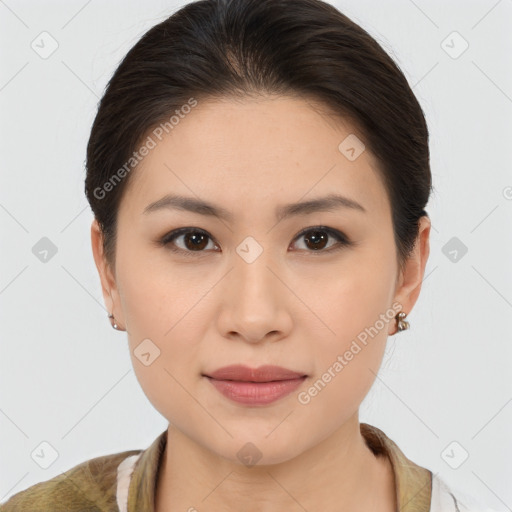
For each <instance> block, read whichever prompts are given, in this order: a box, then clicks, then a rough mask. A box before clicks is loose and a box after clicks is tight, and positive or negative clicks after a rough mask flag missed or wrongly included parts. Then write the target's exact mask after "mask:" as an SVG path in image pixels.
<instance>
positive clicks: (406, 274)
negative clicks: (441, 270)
mask: <svg viewBox="0 0 512 512" xmlns="http://www.w3.org/2000/svg"><path fill="white" fill-rule="evenodd" d="M430 227H431V222H430V219H429V218H428V217H427V216H426V215H425V216H423V217H421V218H420V221H419V232H418V237H417V239H416V243H415V246H414V249H413V252H412V253H411V256H410V257H409V258H408V260H407V262H406V264H405V268H404V270H403V272H402V273H401V275H400V278H399V283H398V285H397V288H396V290H395V299H394V302H395V301H396V302H399V303H400V304H401V305H402V311H403V312H404V313H407V314H409V313H410V312H411V310H412V308H413V307H414V304H416V301H417V299H418V296H419V294H420V291H421V285H422V283H423V276H424V274H425V267H426V265H427V260H428V256H429V254H430ZM390 326H391V328H392V329H394V330H393V332H390V333H389V334H390V335H391V334H394V333H396V332H397V329H396V324H395V322H391V323H390Z"/></svg>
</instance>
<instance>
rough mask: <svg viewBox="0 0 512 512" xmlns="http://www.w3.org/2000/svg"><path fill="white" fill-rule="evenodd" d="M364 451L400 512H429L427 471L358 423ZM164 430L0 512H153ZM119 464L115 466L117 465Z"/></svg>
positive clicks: (23, 494) (21, 496) (37, 488)
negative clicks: (380, 458) (390, 481)
mask: <svg viewBox="0 0 512 512" xmlns="http://www.w3.org/2000/svg"><path fill="white" fill-rule="evenodd" d="M360 428H361V434H362V435H363V437H364V439H365V441H366V443H367V444H368V446H369V447H370V449H371V450H372V451H373V452H374V453H375V455H378V454H384V455H386V456H388V457H389V459H390V461H391V465H392V467H393V472H394V475H395V487H396V499H397V503H398V509H399V511H400V512H430V511H431V497H432V473H431V471H430V470H428V469H426V468H423V467H421V466H419V465H417V464H415V463H414V462H412V461H410V460H409V459H408V458H407V457H406V456H405V455H404V454H403V453H402V451H401V450H400V449H399V448H398V446H397V445H396V444H395V443H394V442H393V441H392V440H391V439H389V438H388V437H387V436H386V435H385V434H384V432H382V430H380V429H378V428H377V427H374V426H372V425H369V424H367V423H360ZM166 443H167V430H165V431H164V432H162V433H161V434H160V435H159V436H158V437H157V438H156V439H155V440H154V441H153V443H152V444H151V445H150V446H149V447H148V448H147V449H145V450H129V451H124V452H121V453H115V454H111V455H105V456H102V457H96V458H94V459H89V460H87V461H85V462H82V463H81V464H78V465H76V466H74V467H73V468H71V469H69V470H68V471H65V472H63V473H61V474H60V475H57V476H56V477H54V478H52V479H50V480H47V481H45V482H40V483H38V484H35V485H33V486H31V487H29V488H28V489H25V490H23V491H20V492H18V493H17V494H15V495H14V496H11V498H10V499H9V500H7V502H6V503H4V504H2V505H0V512H15V511H20V512H22V511H23V512H24V511H30V512H154V499H155V485H156V482H157V476H158V470H159V467H160V463H161V455H162V454H163V452H164V449H165V445H166ZM123 461H125V462H124V463H123V464H122V465H121V466H120V464H121V463H122V462H123Z"/></svg>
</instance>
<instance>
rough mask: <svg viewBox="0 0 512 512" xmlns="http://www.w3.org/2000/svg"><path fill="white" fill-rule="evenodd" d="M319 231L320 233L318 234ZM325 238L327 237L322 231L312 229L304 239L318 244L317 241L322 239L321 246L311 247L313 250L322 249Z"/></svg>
mask: <svg viewBox="0 0 512 512" xmlns="http://www.w3.org/2000/svg"><path fill="white" fill-rule="evenodd" d="M319 233H320V235H318V234H319ZM326 238H327V237H326V236H325V234H323V232H322V231H312V232H311V234H310V235H307V236H306V240H307V241H308V242H309V241H311V242H312V243H313V244H318V243H319V242H320V243H321V242H322V241H323V242H324V244H323V245H322V246H321V247H313V249H315V250H317V249H322V248H323V247H325V240H326Z"/></svg>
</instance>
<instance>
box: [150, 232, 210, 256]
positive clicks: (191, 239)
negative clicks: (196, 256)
mask: <svg viewBox="0 0 512 512" xmlns="http://www.w3.org/2000/svg"><path fill="white" fill-rule="evenodd" d="M181 237H183V241H182V243H183V245H182V246H181V247H177V248H176V247H172V245H176V244H175V240H178V239H180V238H181ZM208 239H210V240H211V238H210V235H209V234H208V233H207V232H206V231H203V230H202V229H198V228H180V229H176V230H174V231H171V232H170V233H168V234H167V235H165V236H164V237H163V238H162V240H161V241H160V244H161V245H163V246H169V249H170V250H171V251H173V252H181V253H189V254H190V253H193V252H204V249H206V248H207V247H208V243H207V241H208ZM212 244H213V242H212ZM210 248H211V247H210ZM187 256H188V254H187Z"/></svg>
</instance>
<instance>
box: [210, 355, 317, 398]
mask: <svg viewBox="0 0 512 512" xmlns="http://www.w3.org/2000/svg"><path fill="white" fill-rule="evenodd" d="M202 376H203V377H205V378H206V379H207V380H208V381H210V382H211V384H212V385H213V387H214V388H215V389H216V390H217V391H218V392H220V393H221V394H222V395H224V396H225V397H226V398H229V399H230V400H232V401H234V402H237V403H239V404H243V405H249V406H257V405H268V404H270V403H272V402H275V401H276V400H279V399H281V398H283V397H285V396H287V395H290V393H292V392H293V391H294V390H295V389H297V388H298V387H299V386H300V385H301V384H302V383H303V382H304V381H305V380H306V379H307V378H308V375H307V374H305V373H302V372H296V371H293V370H289V369H287V368H283V367H280V366H270V365H266V366H260V367H259V368H249V367H247V366H243V365H232V366H225V367H223V368H219V369H218V370H215V371H213V372H209V373H208V374H204V373H203V374H202Z"/></svg>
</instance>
